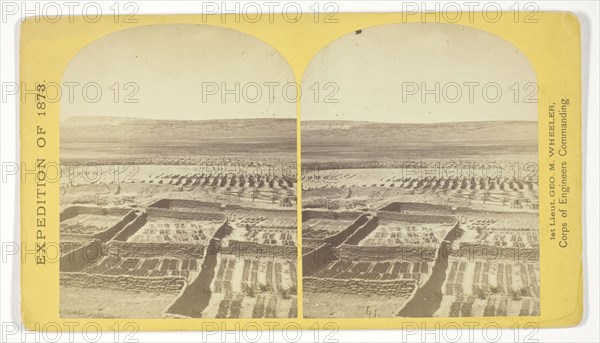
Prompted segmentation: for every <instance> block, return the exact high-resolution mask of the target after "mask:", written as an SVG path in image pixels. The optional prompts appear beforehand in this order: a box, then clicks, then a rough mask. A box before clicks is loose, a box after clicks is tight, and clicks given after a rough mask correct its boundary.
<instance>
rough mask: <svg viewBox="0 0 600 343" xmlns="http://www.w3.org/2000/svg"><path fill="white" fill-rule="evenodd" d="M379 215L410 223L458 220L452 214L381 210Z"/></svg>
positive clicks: (443, 222) (385, 218)
mask: <svg viewBox="0 0 600 343" xmlns="http://www.w3.org/2000/svg"><path fill="white" fill-rule="evenodd" d="M377 216H378V217H379V218H380V219H381V220H398V221H405V222H410V223H428V224H448V225H450V224H454V223H455V222H457V221H458V219H457V218H456V217H455V216H452V215H430V214H408V213H398V212H388V211H379V212H377Z"/></svg>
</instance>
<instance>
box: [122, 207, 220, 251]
mask: <svg viewBox="0 0 600 343" xmlns="http://www.w3.org/2000/svg"><path fill="white" fill-rule="evenodd" d="M224 222H225V215H223V214H218V213H215V214H211V213H189V212H177V211H168V210H150V209H149V210H148V218H147V221H146V224H145V225H144V226H142V228H140V229H139V230H138V231H137V232H136V233H135V234H134V235H133V236H131V237H130V238H129V239H128V241H129V242H137V243H172V242H174V243H194V244H206V243H208V241H209V240H210V239H211V237H212V236H213V234H214V233H215V232H216V231H217V229H219V227H221V226H222V225H223V223H224Z"/></svg>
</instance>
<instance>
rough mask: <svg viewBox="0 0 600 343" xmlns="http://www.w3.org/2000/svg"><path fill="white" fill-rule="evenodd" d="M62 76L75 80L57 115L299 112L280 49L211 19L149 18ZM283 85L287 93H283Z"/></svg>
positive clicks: (92, 48)
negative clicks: (168, 21) (167, 21)
mask: <svg viewBox="0 0 600 343" xmlns="http://www.w3.org/2000/svg"><path fill="white" fill-rule="evenodd" d="M67 82H77V85H78V86H77V88H75V92H73V93H74V94H75V96H74V97H73V101H72V102H71V100H69V99H68V97H66V96H63V97H62V99H61V120H66V119H68V118H69V117H72V116H118V117H140V118H150V119H177V120H205V119H234V118H295V117H296V105H295V103H294V98H293V94H294V92H295V86H294V85H295V79H294V76H293V73H292V70H291V68H290V66H289V65H288V63H287V61H286V60H285V59H284V58H283V57H282V56H281V54H279V53H278V52H277V51H276V50H275V49H274V48H272V47H271V46H270V45H268V44H266V43H264V42H263V41H261V40H259V39H257V38H255V37H253V36H250V35H247V34H244V33H241V32H239V31H236V30H232V29H227V28H221V27H216V26H209V25H190V24H187V25H186V24H181V25H179V24H177V25H151V26H141V27H136V28H131V29H126V30H123V31H118V32H116V33H112V34H109V35H107V36H105V37H102V38H100V39H98V40H96V41H94V42H92V43H91V44H89V45H88V46H86V47H84V48H83V49H82V50H81V51H80V52H79V53H78V54H77V55H76V56H75V57H74V58H73V59H72V60H71V61H70V63H69V65H68V66H67V68H66V70H65V73H64V74H63V80H62V83H63V84H66V83H67ZM115 84H116V86H115ZM236 85H239V86H236ZM286 85H291V87H290V86H286ZM284 86H286V87H287V88H285V89H287V90H288V92H289V93H288V94H291V95H287V97H284V96H283V89H284ZM84 87H85V89H86V91H85V93H84ZM236 87H237V88H236ZM97 89H100V90H101V92H102V93H101V95H100V96H98V94H99V93H98V92H97ZM117 89H118V92H117V91H116V90H117ZM228 91H229V93H228ZM269 93H271V94H273V95H274V96H273V97H271V98H270V97H269ZM84 94H85V96H84ZM236 96H237V98H236ZM223 97H225V99H224V100H223ZM289 99H291V101H290V100H289ZM135 101H137V103H136V102H135Z"/></svg>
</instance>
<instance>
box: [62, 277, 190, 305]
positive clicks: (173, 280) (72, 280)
mask: <svg viewBox="0 0 600 343" xmlns="http://www.w3.org/2000/svg"><path fill="white" fill-rule="evenodd" d="M60 284H61V286H74V287H81V288H108V289H115V290H119V291H129V292H139V291H146V292H153V293H161V294H179V293H180V292H181V290H182V289H183V287H184V286H185V284H186V281H185V278H183V277H179V276H170V277H139V276H131V275H103V274H87V273H60ZM107 301H110V299H107Z"/></svg>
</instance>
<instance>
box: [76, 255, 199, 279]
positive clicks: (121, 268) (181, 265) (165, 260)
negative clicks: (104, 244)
mask: <svg viewBox="0 0 600 343" xmlns="http://www.w3.org/2000/svg"><path fill="white" fill-rule="evenodd" d="M200 263H201V260H199V259H194V258H178V257H161V256H155V257H147V258H143V257H128V258H119V257H118V256H111V255H109V256H106V257H104V258H102V259H101V260H99V261H98V262H96V263H95V264H93V265H92V266H90V267H87V268H86V269H84V270H83V271H84V272H86V273H89V274H104V275H132V276H141V277H163V276H182V277H185V278H186V279H188V281H189V280H191V279H193V278H194V277H195V276H196V275H197V274H198V273H199V271H200V270H199V269H200Z"/></svg>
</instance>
